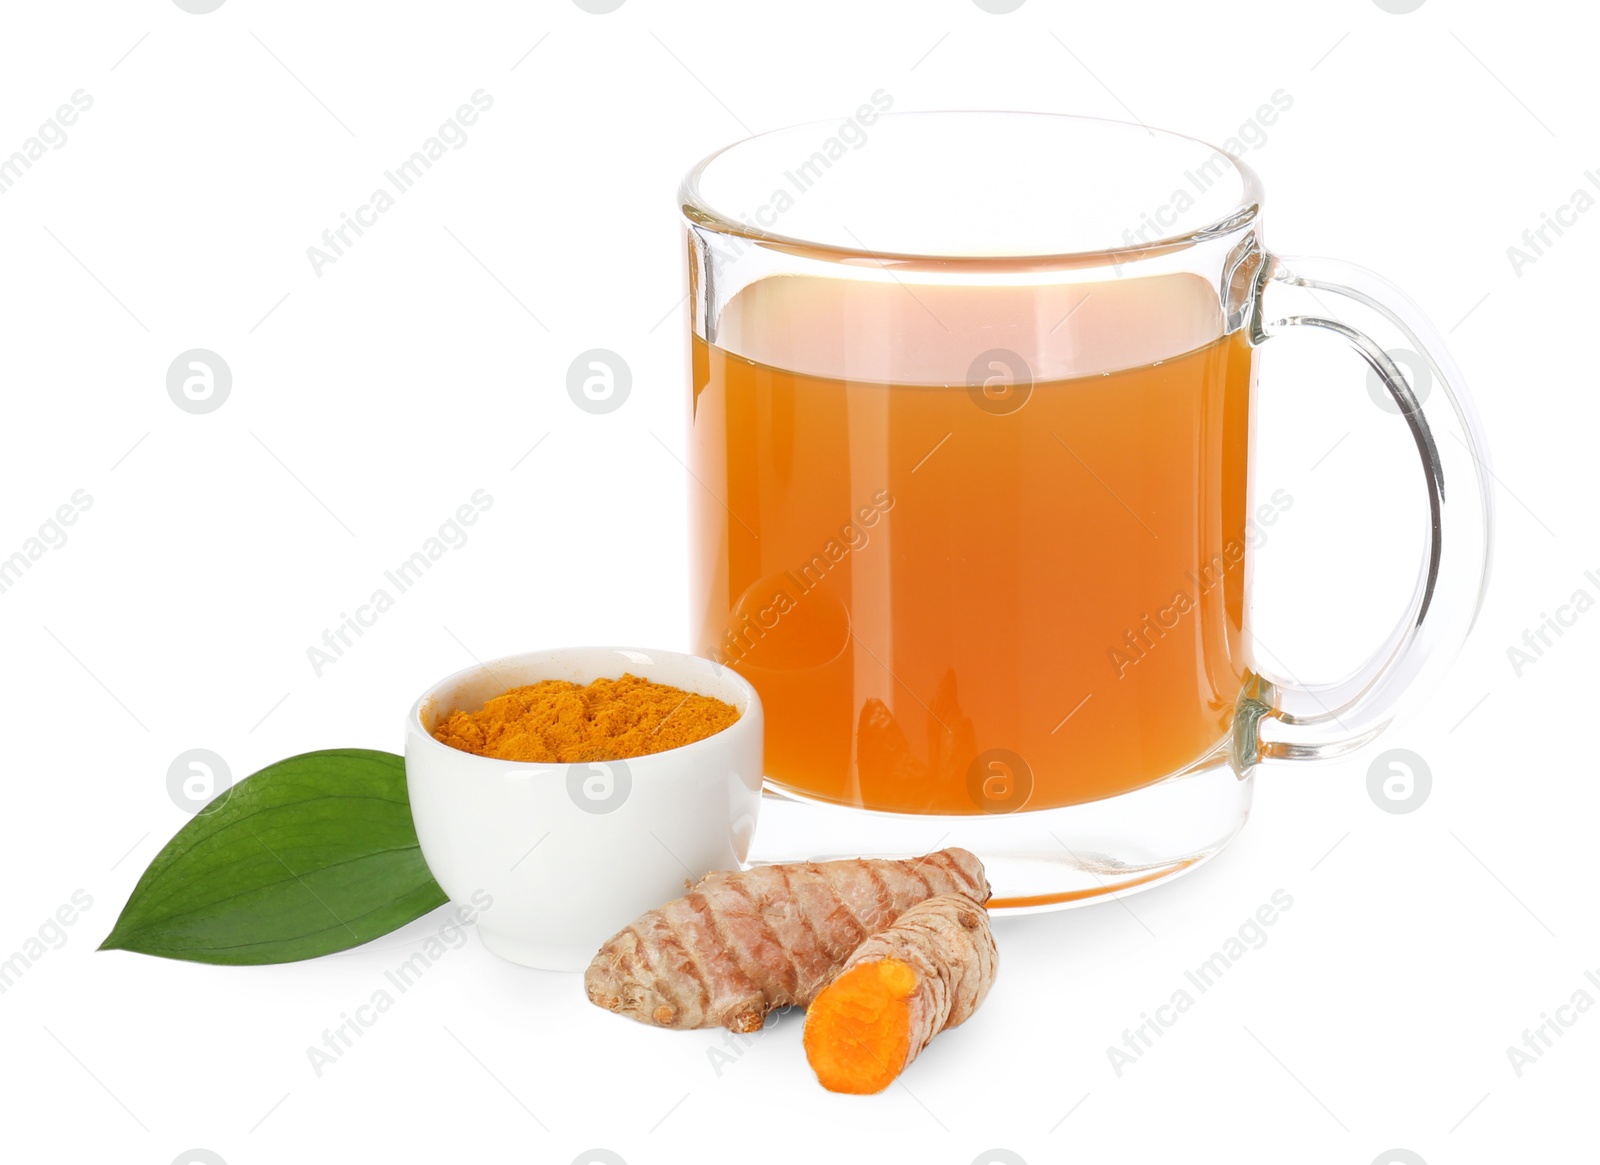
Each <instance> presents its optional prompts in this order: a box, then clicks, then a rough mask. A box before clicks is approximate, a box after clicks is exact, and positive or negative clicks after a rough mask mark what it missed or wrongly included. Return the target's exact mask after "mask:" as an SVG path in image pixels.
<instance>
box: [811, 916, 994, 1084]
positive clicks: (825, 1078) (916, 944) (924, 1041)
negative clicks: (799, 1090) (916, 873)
mask: <svg viewBox="0 0 1600 1165" xmlns="http://www.w3.org/2000/svg"><path fill="white" fill-rule="evenodd" d="M997 961H998V955H997V953H996V951H995V945H994V934H993V932H992V931H991V930H990V929H989V913H988V911H986V910H985V909H984V908H983V907H982V906H980V905H978V904H976V903H974V902H973V900H972V899H971V898H968V897H965V896H962V895H953V894H951V895H941V896H940V897H937V898H929V899H928V900H927V901H925V902H922V903H919V904H918V905H916V906H913V907H911V908H910V909H909V910H907V911H906V912H905V913H904V914H902V915H900V917H899V918H898V919H897V920H896V921H895V923H894V924H893V925H892V926H890V927H889V928H888V929H887V930H883V931H880V932H879V933H877V934H875V935H873V936H871V937H870V938H868V939H867V940H866V941H865V942H863V943H862V944H861V946H860V947H858V948H857V949H856V951H855V953H854V954H852V955H851V956H850V958H849V960H848V961H847V962H846V963H845V966H844V969H843V970H842V971H841V972H840V973H839V975H838V977H837V978H835V979H834V980H833V982H832V983H830V984H828V986H827V987H826V988H824V989H823V991H822V992H821V994H819V995H818V996H817V997H816V999H815V1000H814V1001H813V1002H812V1004H811V1007H810V1009H809V1010H808V1011H807V1012H806V1027H805V1041H804V1042H805V1049H806V1059H808V1060H809V1061H810V1062H811V1069H812V1071H814V1072H815V1073H816V1074H817V1080H818V1082H820V1083H821V1085H822V1086H823V1087H824V1088H826V1089H828V1090H829V1091H830V1092H850V1093H871V1092H882V1091H883V1090H884V1089H885V1088H887V1087H888V1086H889V1085H890V1084H891V1083H892V1082H893V1081H894V1079H895V1077H897V1076H899V1075H900V1073H901V1072H903V1071H905V1069H906V1067H907V1066H908V1065H909V1064H910V1063H911V1062H912V1061H913V1060H915V1059H916V1058H917V1056H918V1054H919V1053H921V1051H922V1049H924V1048H925V1047H927V1046H928V1044H929V1042H930V1041H931V1040H932V1039H933V1037H934V1036H936V1035H938V1034H939V1033H940V1032H942V1031H944V1030H945V1029H946V1028H951V1027H955V1026H956V1024H958V1023H961V1022H962V1021H963V1020H965V1019H966V1018H967V1017H968V1016H970V1015H971V1014H972V1013H973V1012H975V1011H976V1010H977V1009H978V1005H979V1004H980V1003H982V1002H983V998H984V996H985V995H987V994H988V993H989V987H990V985H991V984H992V983H993V982H994V976H995V968H996V964H997Z"/></svg>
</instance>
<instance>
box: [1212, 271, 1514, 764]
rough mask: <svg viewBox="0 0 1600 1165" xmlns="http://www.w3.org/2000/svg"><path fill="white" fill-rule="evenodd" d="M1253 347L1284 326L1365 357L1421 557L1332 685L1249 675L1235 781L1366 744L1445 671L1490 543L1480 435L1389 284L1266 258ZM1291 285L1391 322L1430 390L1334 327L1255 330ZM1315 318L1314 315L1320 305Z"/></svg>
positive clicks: (1416, 313) (1406, 304)
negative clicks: (1417, 528)
mask: <svg viewBox="0 0 1600 1165" xmlns="http://www.w3.org/2000/svg"><path fill="white" fill-rule="evenodd" d="M1257 279H1258V283H1257V293H1256V295H1255V297H1254V298H1255V303H1256V306H1255V310H1254V312H1253V323H1252V336H1251V340H1252V343H1253V344H1256V345H1259V344H1262V343H1265V342H1266V341H1267V340H1269V339H1271V338H1272V337H1273V336H1280V335H1283V334H1284V333H1286V332H1287V331H1289V329H1291V328H1317V329H1321V330H1323V331H1326V332H1331V333H1332V334H1333V335H1336V336H1338V337H1339V338H1341V339H1342V340H1344V341H1345V343H1347V344H1348V345H1350V347H1352V348H1354V349H1355V350H1356V352H1357V353H1358V354H1359V355H1360V356H1361V358H1362V359H1363V360H1365V361H1366V362H1367V364H1368V366H1369V367H1371V369H1372V370H1373V371H1374V372H1375V373H1376V374H1377V375H1378V377H1379V379H1380V380H1381V381H1382V382H1383V384H1384V386H1385V388H1386V389H1387V390H1388V393H1389V396H1390V397H1391V398H1392V399H1393V400H1394V402H1395V404H1396V405H1397V406H1398V407H1399V410H1400V414H1399V415H1400V417H1401V418H1402V419H1404V421H1405V423H1406V425H1407V426H1408V427H1409V429H1410V430H1411V436H1412V438H1413V439H1414V441H1415V442H1416V446H1417V453H1418V455H1419V456H1420V457H1421V459H1422V471H1423V479H1424V482H1425V484H1426V486H1427V491H1428V511H1429V519H1428V521H1429V531H1428V553H1427V555H1426V556H1425V558H1424V559H1423V562H1422V564H1421V569H1420V571H1419V573H1418V578H1417V585H1416V590H1415V592H1414V593H1413V595H1412V598H1411V602H1410V605H1409V606H1408V608H1407V610H1406V613H1405V614H1404V616H1402V618H1401V619H1400V622H1399V623H1398V624H1397V625H1396V626H1395V628H1394V630H1393V631H1392V632H1391V633H1390V634H1389V636H1388V638H1387V639H1385V640H1384V642H1383V644H1382V645H1381V646H1380V647H1379V648H1378V650H1377V651H1376V652H1375V653H1374V654H1373V655H1372V657H1371V658H1370V659H1368V660H1367V662H1366V663H1365V664H1363V665H1362V666H1361V667H1360V668H1359V669H1357V671H1356V673H1355V674H1354V675H1353V676H1351V677H1350V678H1349V679H1346V680H1344V681H1341V682H1339V683H1332V684H1303V683H1300V682H1298V681H1295V682H1293V683H1285V682H1281V681H1277V682H1274V681H1267V680H1264V679H1260V678H1255V679H1252V681H1251V682H1250V685H1249V686H1248V688H1247V690H1246V692H1245V695H1244V697H1243V698H1242V699H1241V700H1240V704H1239V708H1238V711H1237V713H1236V715H1235V718H1234V736H1233V753H1234V756H1233V761H1234V765H1235V768H1236V770H1237V771H1238V772H1239V773H1240V774H1241V775H1244V774H1246V773H1248V772H1249V771H1250V770H1251V769H1252V768H1253V767H1254V766H1255V765H1256V764H1257V763H1259V762H1260V761H1263V760H1322V759H1326V758H1330V757H1337V756H1343V755H1344V754H1346V753H1350V752H1354V751H1355V750H1356V749H1359V748H1361V747H1362V746H1363V745H1365V744H1367V743H1368V742H1369V741H1371V740H1372V739H1373V738H1374V737H1376V736H1377V735H1378V734H1379V733H1380V732H1382V731H1383V730H1384V729H1385V728H1386V727H1388V725H1389V724H1390V722H1392V721H1393V720H1394V718H1395V715H1396V712H1397V711H1398V710H1399V709H1400V706H1401V702H1402V697H1403V696H1408V695H1409V696H1410V697H1411V698H1412V699H1413V700H1414V699H1415V698H1417V697H1419V696H1420V695H1421V694H1422V693H1424V692H1426V691H1427V690H1428V689H1430V688H1431V687H1432V686H1433V685H1434V684H1435V683H1436V682H1437V681H1438V680H1439V679H1440V677H1441V676H1442V675H1443V674H1444V673H1445V671H1447V670H1448V668H1449V667H1450V665H1451V663H1452V661H1453V660H1454V658H1455V656H1456V653H1457V651H1458V650H1459V649H1460V647H1461V645H1462V643H1463V641H1464V640H1465V639H1466V636H1467V633H1468V632H1469V631H1470V630H1471V629H1472V624H1473V622H1474V621H1475V620H1476V618H1477V615H1478V611H1479V609H1480V608H1481V607H1482V605H1483V596H1484V591H1485V590H1486V588H1487V586H1488V581H1489V558H1490V551H1491V547H1492V543H1493V509H1492V501H1491V493H1490V471H1489V466H1488V462H1487V455H1488V454H1487V449H1486V447H1485V445H1484V440H1483V434H1482V431H1481V430H1480V428H1479V425H1478V420H1477V416H1476V414H1475V412H1474V411H1473V407H1472V400H1471V398H1470V397H1469V396H1468V395H1467V391H1466V388H1465V386H1464V384H1463V383H1462V377H1461V372H1460V370H1459V369H1458V368H1457V367H1456V365H1455V362H1454V361H1453V360H1452V359H1451V357H1450V353H1449V352H1448V351H1447V350H1446V348H1445V346H1444V340H1443V338H1442V337H1441V336H1440V335H1439V333H1438V331H1437V330H1435V329H1434V327H1433V326H1432V325H1431V324H1430V323H1429V322H1428V320H1427V319H1426V317H1424V316H1423V314H1422V312H1421V310H1420V309H1419V308H1418V307H1417V306H1416V305H1415V304H1414V303H1412V302H1411V301H1410V300H1409V299H1407V298H1406V296H1405V295H1404V294H1403V293H1402V292H1401V291H1400V290H1399V289H1398V288H1396V287H1394V286H1393V285H1392V284H1390V283H1388V282H1386V281H1385V280H1383V279H1381V278H1380V277H1378V276H1377V275H1374V274H1373V273H1372V272H1370V271H1367V270H1364V269H1362V268H1360V267H1356V266H1354V265H1353V264H1349V263H1341V262H1338V261H1336V260H1332V259H1310V258H1288V257H1283V256H1277V255H1268V256H1266V258H1265V261H1264V262H1263V263H1262V265H1261V267H1260V269H1259V273H1258V275H1257ZM1280 286H1281V287H1296V288H1303V289H1305V290H1306V291H1308V292H1310V293H1311V294H1312V296H1313V298H1314V299H1315V301H1316V302H1317V303H1318V304H1319V305H1320V304H1322V297H1323V296H1342V297H1344V298H1346V299H1349V300H1352V301H1354V302H1355V303H1357V304H1360V305H1362V306H1363V307H1366V308H1368V309H1371V310H1372V311H1374V312H1376V313H1377V314H1378V315H1380V316H1382V317H1384V318H1385V319H1387V320H1388V321H1390V322H1391V323H1393V324H1394V326H1395V327H1396V328H1397V329H1398V330H1399V332H1400V333H1401V334H1402V335H1403V336H1404V337H1405V338H1406V340H1407V341H1408V342H1409V343H1410V345H1411V347H1412V348H1413V349H1415V351H1416V354H1417V357H1418V360H1419V363H1420V364H1424V365H1425V366H1426V370H1427V373H1428V375H1429V377H1430V378H1431V385H1432V388H1433V390H1434V391H1432V392H1429V391H1428V388H1429V382H1424V381H1423V376H1422V375H1421V369H1420V368H1419V369H1418V370H1417V371H1418V375H1417V380H1418V381H1419V382H1421V383H1423V390H1422V393H1421V394H1420V395H1419V394H1418V392H1416V391H1415V390H1414V388H1413V386H1412V383H1411V382H1410V381H1409V380H1408V379H1407V377H1406V374H1405V373H1404V372H1403V371H1402V370H1401V369H1400V367H1399V365H1398V364H1396V362H1395V360H1394V359H1393V357H1391V356H1390V354H1389V353H1388V352H1386V351H1385V350H1384V349H1383V348H1381V347H1379V346H1378V345H1377V344H1376V343H1375V342H1374V341H1373V340H1372V339H1371V338H1370V337H1369V336H1367V335H1366V334H1365V333H1364V332H1360V331H1357V330H1356V329H1355V328H1352V327H1350V326H1348V325H1347V324H1344V323H1341V322H1339V321H1338V320H1334V319H1329V318H1326V317H1324V316H1314V315H1285V316H1281V317H1280V318H1277V319H1273V320H1272V322H1267V321H1268V318H1269V315H1270V314H1271V313H1270V309H1269V308H1268V307H1267V305H1268V303H1269V301H1272V300H1276V299H1278V298H1280V297H1281V293H1278V294H1274V290H1273V289H1274V288H1275V287H1280ZM1323 306H1324V310H1326V306H1325V305H1323Z"/></svg>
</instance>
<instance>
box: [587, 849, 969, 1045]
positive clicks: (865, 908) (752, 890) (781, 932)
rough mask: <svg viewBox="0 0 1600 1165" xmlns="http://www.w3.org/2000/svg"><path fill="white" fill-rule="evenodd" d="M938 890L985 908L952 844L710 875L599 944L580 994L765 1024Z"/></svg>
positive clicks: (639, 1012) (628, 1008)
mask: <svg viewBox="0 0 1600 1165" xmlns="http://www.w3.org/2000/svg"><path fill="white" fill-rule="evenodd" d="M935 895H957V896H959V897H960V899H961V900H962V901H965V902H966V903H967V904H968V905H969V907H971V908H973V909H974V910H976V911H977V913H979V914H981V913H983V912H982V910H981V909H979V907H978V904H981V903H983V902H987V901H988V900H989V883H988V881H987V880H986V879H985V878H984V876H983V863H981V862H980V861H978V859H977V858H976V857H974V856H973V855H972V854H970V853H968V852H967V851H966V850H964V849H946V850H940V851H939V852H938V853H933V854H929V855H928V856H926V857H923V858H917V859H915V860H913V861H898V862H897V861H880V860H875V859H865V858H863V859H857V860H851V861H837V862H820V863H814V862H803V863H794V864H792V865H776V866H757V867H756V868H754V869H752V870H748V871H745V872H743V873H714V874H708V875H707V876H706V877H704V878H702V879H701V880H700V881H699V883H697V884H696V885H695V886H694V887H693V888H692V889H691V890H690V892H689V893H688V894H687V895H685V896H684V897H682V898H678V899H676V900H674V901H672V902H669V903H667V904H666V905H665V906H661V907H658V908H657V909H655V910H652V911H650V912H649V913H648V914H645V915H643V916H642V917H640V918H638V919H637V920H635V921H634V923H633V924H632V925H631V926H629V927H627V928H626V929H624V930H623V931H621V932H620V933H618V934H617V935H616V936H614V937H613V938H611V939H610V940H609V941H608V942H607V943H606V944H605V945H604V946H603V947H601V948H600V952H599V954H597V955H595V957H594V961H593V962H592V963H590V964H589V969H588V971H587V972H585V974H584V977H583V985H584V990H585V991H586V992H587V993H588V996H589V1000H590V1002H592V1003H594V1004H595V1005H596V1006H599V1007H604V1008H606V1009H607V1010H608V1011H615V1012H617V1013H618V1014H620V1015H626V1016H628V1017H629V1018H631V1019H636V1020H638V1021H640V1022H641V1023H650V1024H655V1025H657V1026H659V1027H676V1028H699V1027H716V1026H718V1025H721V1026H724V1027H727V1028H729V1029H730V1030H732V1031H736V1032H753V1031H758V1030H760V1028H761V1025H762V1022H763V1021H764V1020H765V1019H766V1015H767V1012H769V1011H771V1010H772V1009H773V1008H778V1007H788V1006H793V1005H796V1004H798V1005H801V1006H804V1005H805V1004H808V1003H810V1002H811V1000H812V999H813V998H815V996H816V994H817V992H818V991H820V990H822V988H823V986H824V985H825V984H826V983H827V982H828V980H830V979H831V978H833V975H834V972H835V971H837V970H838V969H839V967H840V966H841V965H843V963H844V962H845V960H846V959H848V958H850V956H851V954H852V952H854V951H856V950H857V948H859V947H860V946H861V944H862V942H863V940H865V939H866V938H867V936H869V935H871V934H874V933H875V932H877V931H880V930H882V929H883V928H884V927H886V926H888V925H889V924H890V923H892V922H894V920H895V919H897V918H899V917H900V916H901V915H902V914H903V913H905V911H906V910H907V909H908V908H909V907H912V906H914V905H916V904H917V903H919V902H922V901H925V900H926V899H929V898H932V897H934V896H935Z"/></svg>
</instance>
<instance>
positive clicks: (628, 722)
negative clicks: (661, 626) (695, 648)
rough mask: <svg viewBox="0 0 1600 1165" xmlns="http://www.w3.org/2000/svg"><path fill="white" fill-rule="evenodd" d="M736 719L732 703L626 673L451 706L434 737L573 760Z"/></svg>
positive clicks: (707, 730)
mask: <svg viewBox="0 0 1600 1165" xmlns="http://www.w3.org/2000/svg"><path fill="white" fill-rule="evenodd" d="M738 719H739V710H738V709H737V708H735V707H734V706H733V705H732V704H725V703H723V702H722V701H721V700H718V699H716V698H714V697H712V696H703V695H700V694H699V693H697V692H686V691H684V690H683V689H682V688H675V687H672V686H671V685H669V684H657V683H652V682H651V681H650V680H646V679H641V678H639V677H638V676H636V675H631V674H626V673H625V674H624V675H623V676H622V678H620V679H615V680H610V679H598V680H595V681H593V682H592V683H588V684H584V685H579V684H575V683H569V682H568V681H566V680H543V681H541V682H539V683H536V684H529V685H527V686H525V687H520V688H512V689H511V690H510V691H508V692H505V693H503V694H502V695H499V696H496V697H495V698H494V699H492V700H490V701H488V703H486V704H484V706H483V707H482V708H481V709H479V710H478V711H476V712H463V711H459V710H458V711H454V712H451V713H450V715H448V716H447V717H445V718H444V720H443V721H441V722H440V723H439V725H438V726H437V727H436V728H435V729H434V730H433V738H434V739H435V740H437V741H439V742H440V743H442V744H448V745H449V746H450V747H451V748H458V749H460V750H461V751H462V752H470V753H474V754H476V755H477V756H489V757H495V758H498V759H500V760H514V761H528V762H533V763H546V764H551V763H554V764H573V763H576V762H579V761H610V760H626V759H627V758H629V757H635V756H645V755H647V754H649V753H653V752H665V751H666V750H667V749H669V748H680V747H682V746H683V745H686V744H693V743H694V742H695V741H697V740H704V739H705V738H706V737H708V736H712V735H714V734H716V733H718V732H721V731H722V730H723V729H724V728H727V727H728V726H729V725H731V724H732V723H734V721H736V720H738Z"/></svg>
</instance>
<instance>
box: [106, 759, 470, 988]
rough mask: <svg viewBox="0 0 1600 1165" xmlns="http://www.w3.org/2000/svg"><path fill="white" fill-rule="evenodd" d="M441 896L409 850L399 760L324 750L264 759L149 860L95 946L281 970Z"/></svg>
mask: <svg viewBox="0 0 1600 1165" xmlns="http://www.w3.org/2000/svg"><path fill="white" fill-rule="evenodd" d="M446 900H447V898H446V895H445V893H444V891H443V890H441V889H440V888H439V885H438V883H436V882H435V881H434V880H433V876H432V875H431V874H429V873H428V867H427V865H426V864H425V863H424V862H423V860H422V850H421V848H420V847H419V846H418V844H417V831H416V827H415V826H414V825H413V824H412V821H411V802H410V799H409V798H408V797H407V795H406V776H405V761H404V760H403V759H402V758H400V757H398V756H395V755H394V754H392V753H387V752H372V751H369V750H367V749H359V748H344V749H329V750H327V751H323V752H308V753H305V754H303V755H301V756H294V757H290V758H289V759H288V760H283V761H279V762H278V763H277V764H275V765H268V766H267V767H266V768H264V769H262V770H261V771H260V772H258V773H255V774H253V775H251V776H249V777H246V778H245V779H244V780H242V781H240V782H239V783H238V784H237V785H235V786H234V787H233V788H231V789H229V790H227V791H226V792H224V793H222V794H221V795H220V796H218V797H217V798H216V799H215V800H214V801H212V802H211V804H209V805H207V806H206V807H205V808H204V809H202V810H201V811H200V812H199V813H198V814H197V815H196V816H195V819H194V820H193V821H191V822H189V823H188V824H187V825H185V826H184V827H183V828H182V829H180V830H179V831H178V834H177V836H176V837H174V838H173V839H172V840H171V841H169V842H168V843H167V845H166V848H165V849H163V850H162V851H161V852H160V853H159V854H157V855H156V858H155V861H153V862H151V863H150V868H149V869H147V870H146V871H145V872H144V876H143V877H142V878H140V879H139V884H138V885H137V886H135V887H134V888H133V894H132V895H131V896H130V897H129V898H128V904H127V905H126V906H124V907H123V908H122V915H121V917H119V918H118V919H117V925H116V926H114V927H113V928H112V930H111V934H110V935H109V936H107V938H106V941H105V942H103V943H101V944H100V949H101V950H124V951H139V952H140V953H142V954H147V955H160V956H161V957H163V958H168V959H187V960H189V961H191V962H196V963H227V964H233V965H253V964H259V963H290V962H294V961H296V960H298V959H313V958H316V957H317V956H318V955H328V954H332V953H334V952H335V951H343V950H348V949H349V948H350V947H353V946H358V945H360V944H361V943H364V942H367V941H369V940H371V939H375V938H377V937H378V936H379V935H384V934H388V933H389V932H390V931H392V930H394V929H396V928H397V927H401V926H404V925H405V924H406V923H408V922H411V921H412V920H413V919H416V918H419V917H421V916H422V915H424V914H426V913H427V912H428V911H430V910H432V909H434V908H435V907H436V906H440V905H442V904H443V903H444V902H445V901H446Z"/></svg>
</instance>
